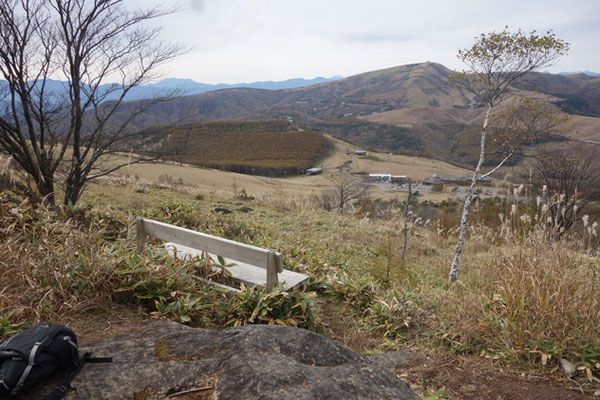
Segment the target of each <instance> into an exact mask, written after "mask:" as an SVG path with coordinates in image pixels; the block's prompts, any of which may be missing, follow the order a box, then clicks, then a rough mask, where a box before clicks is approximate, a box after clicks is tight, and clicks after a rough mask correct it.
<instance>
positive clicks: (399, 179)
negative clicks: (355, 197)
mask: <svg viewBox="0 0 600 400" xmlns="http://www.w3.org/2000/svg"><path fill="white" fill-rule="evenodd" d="M369 182H386V183H398V184H403V183H407V182H408V177H407V176H406V175H392V174H369Z"/></svg>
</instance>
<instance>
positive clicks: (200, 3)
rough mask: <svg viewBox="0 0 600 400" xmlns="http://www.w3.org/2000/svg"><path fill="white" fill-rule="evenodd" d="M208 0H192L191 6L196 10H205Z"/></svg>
mask: <svg viewBox="0 0 600 400" xmlns="http://www.w3.org/2000/svg"><path fill="white" fill-rule="evenodd" d="M205 6H206V0H190V8H191V9H192V10H194V11H204V8H205Z"/></svg>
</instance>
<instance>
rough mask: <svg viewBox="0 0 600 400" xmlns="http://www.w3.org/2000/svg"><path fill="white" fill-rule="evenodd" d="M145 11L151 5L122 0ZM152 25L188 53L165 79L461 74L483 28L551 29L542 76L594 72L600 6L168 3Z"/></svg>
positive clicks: (590, 0)
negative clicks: (553, 49) (559, 46)
mask: <svg viewBox="0 0 600 400" xmlns="http://www.w3.org/2000/svg"><path fill="white" fill-rule="evenodd" d="M126 3H127V5H128V6H131V7H148V6H151V5H154V4H159V3H161V1H159V0H126ZM163 3H164V4H168V5H171V4H178V5H179V6H180V9H181V11H179V12H177V13H175V14H173V15H169V16H166V17H162V18H160V19H159V20H156V21H155V22H156V23H158V24H161V25H163V26H164V30H163V34H162V37H163V38H164V39H166V40H168V41H172V42H181V43H184V44H186V45H188V46H189V47H191V50H190V51H189V52H188V53H187V54H185V55H182V56H179V57H178V58H177V59H176V60H175V61H173V62H172V63H170V64H169V65H168V67H167V68H166V70H165V75H166V76H168V77H173V78H190V79H193V80H195V81H197V82H204V83H220V82H223V83H239V82H252V81H261V80H284V79H289V78H314V77H316V76H324V77H331V76H334V75H342V76H350V75H354V74H358V73H361V72H367V71H372V70H376V69H382V68H388V67H393V66H397V65H403V64H411V63H417V62H424V61H433V62H439V63H441V64H444V65H445V66H447V67H449V68H453V69H459V68H461V64H460V62H459V61H458V60H457V59H456V52H457V49H458V48H462V47H468V46H470V45H471V44H472V43H473V41H474V37H475V36H477V35H478V34H480V33H482V32H490V31H493V30H495V31H500V30H502V29H503V27H504V26H505V25H508V26H509V29H514V30H516V29H517V28H521V29H523V30H525V31H530V30H533V29H536V30H538V31H539V32H545V31H546V30H548V29H553V30H554V32H555V33H556V35H557V36H558V37H560V38H561V39H564V40H567V41H568V42H570V44H571V50H570V52H569V54H568V55H567V56H566V57H564V58H562V59H561V60H560V61H559V62H558V63H557V64H556V65H555V66H553V67H551V68H550V69H549V71H550V72H562V71H584V70H590V71H595V72H600V0H562V1H556V0H489V1H488V0H460V1H455V0H426V1H421V2H419V1H414V0H411V1H404V0H396V1H393V0H368V1H366V0H364V1H357V0H320V1H316V0H174V1H169V2H166V1H164V2H163Z"/></svg>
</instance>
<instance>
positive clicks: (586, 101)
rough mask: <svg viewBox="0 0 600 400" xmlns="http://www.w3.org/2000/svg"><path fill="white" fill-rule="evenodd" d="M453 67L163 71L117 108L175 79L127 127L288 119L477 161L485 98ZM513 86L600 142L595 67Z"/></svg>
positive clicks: (357, 138)
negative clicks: (466, 87) (452, 79)
mask: <svg viewBox="0 0 600 400" xmlns="http://www.w3.org/2000/svg"><path fill="white" fill-rule="evenodd" d="M451 73H452V71H451V70H450V69H448V68H446V67H445V66H443V65H441V64H437V63H432V62H426V63H418V64H410V65H403V66H398V67H393V68H387V69H382V70H378V71H371V72H366V73H362V74H358V75H354V76H350V77H346V78H339V77H335V78H330V79H324V78H316V80H303V79H293V80H289V81H284V82H255V83H252V84H247V85H246V84H239V87H232V86H238V85H205V84H200V83H196V82H194V81H191V80H179V79H167V80H164V81H161V82H158V83H156V84H153V85H146V86H142V87H140V88H138V91H137V92H133V93H132V97H135V98H136V99H135V100H132V101H128V102H126V103H125V104H123V107H121V109H120V110H119V111H118V113H117V114H115V116H114V117H115V119H117V120H124V119H125V118H127V117H128V116H129V115H131V113H132V111H134V110H136V109H138V107H139V105H140V104H145V103H146V101H148V100H146V99H145V98H146V97H147V93H154V92H153V91H157V90H171V89H173V88H178V89H181V90H182V91H184V92H186V91H187V93H188V95H185V96H179V97H176V98H174V99H172V100H169V101H166V102H162V103H159V104H155V105H153V106H151V107H150V108H149V109H148V110H146V111H145V112H144V113H143V114H141V115H140V116H138V117H137V118H136V119H135V120H134V121H133V124H134V125H133V128H137V129H140V130H141V129H145V128H149V127H153V126H169V125H173V124H178V125H181V124H184V123H190V122H209V121H232V120H233V121H257V120H287V121H290V122H292V123H293V124H294V125H296V126H298V127H301V128H306V129H315V128H316V129H320V130H322V131H325V132H328V133H331V134H332V135H334V136H336V137H338V138H340V139H343V140H347V141H349V142H352V143H354V144H356V145H358V146H362V147H364V148H365V149H371V150H377V151H384V152H407V153H412V154H421V155H425V156H430V157H435V158H440V159H443V160H447V161H452V162H457V163H462V164H473V163H474V162H475V161H476V160H477V158H478V150H477V147H478V136H479V131H480V128H481V121H482V117H483V115H484V114H485V107H484V106H483V105H482V104H480V103H478V102H477V101H476V99H473V97H472V96H471V95H469V94H468V93H466V92H463V91H462V90H460V89H458V88H457V87H454V86H451V85H450V84H449V83H448V77H449V76H450V74H451ZM315 82H318V83H317V84H312V85H309V83H315ZM59 84H60V83H59ZM298 85H299V86H298ZM279 87H284V88H280V89H278V88H279ZM514 89H515V90H518V91H519V92H529V93H533V92H534V91H535V92H536V96H540V95H542V96H544V97H545V98H546V99H547V100H548V101H551V102H553V103H555V104H557V105H558V106H560V107H561V108H563V110H565V111H566V112H568V113H569V114H571V126H572V128H573V129H572V134H573V136H574V137H576V138H577V139H581V140H588V141H593V142H600V76H593V75H588V74H567V75H561V74H550V73H532V74H530V75H528V77H527V79H526V80H523V81H521V82H519V83H518V84H517V85H515V87H514ZM144 91H146V92H144ZM194 91H197V92H194ZM200 92H201V93H200ZM191 93H198V94H191Z"/></svg>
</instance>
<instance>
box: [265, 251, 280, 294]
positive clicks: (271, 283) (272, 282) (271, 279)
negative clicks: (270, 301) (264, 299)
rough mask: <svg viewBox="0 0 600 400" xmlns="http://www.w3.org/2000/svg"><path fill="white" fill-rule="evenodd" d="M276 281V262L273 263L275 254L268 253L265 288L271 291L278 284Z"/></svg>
mask: <svg viewBox="0 0 600 400" xmlns="http://www.w3.org/2000/svg"><path fill="white" fill-rule="evenodd" d="M278 283H279V282H278V280H277V262H276V261H275V252H273V251H272V252H269V258H268V263H267V288H268V289H271V288H273V287H275V286H277V284H278Z"/></svg>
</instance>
